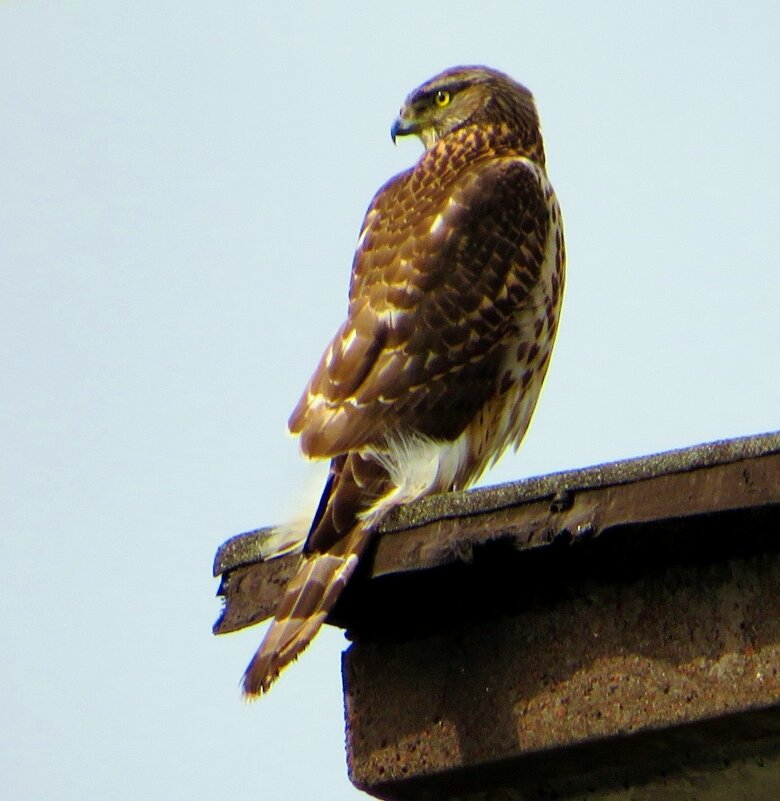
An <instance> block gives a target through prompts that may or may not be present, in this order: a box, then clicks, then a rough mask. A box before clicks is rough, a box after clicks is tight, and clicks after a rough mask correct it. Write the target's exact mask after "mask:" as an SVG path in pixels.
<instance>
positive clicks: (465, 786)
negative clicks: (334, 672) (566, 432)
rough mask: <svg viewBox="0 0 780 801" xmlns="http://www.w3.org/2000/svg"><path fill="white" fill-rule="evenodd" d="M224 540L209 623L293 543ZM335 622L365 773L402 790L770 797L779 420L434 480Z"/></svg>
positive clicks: (356, 752)
mask: <svg viewBox="0 0 780 801" xmlns="http://www.w3.org/2000/svg"><path fill="white" fill-rule="evenodd" d="M269 534H273V530H271V529H265V530H259V531H256V532H250V533H249V534H247V535H242V536H240V537H238V538H233V540H231V541H229V542H228V543H226V544H225V545H224V546H223V547H222V548H221V549H220V551H219V552H218V554H217V559H216V561H215V574H216V575H221V576H222V585H221V588H220V592H221V593H222V594H223V595H224V596H225V599H226V606H225V609H224V612H223V615H222V617H221V618H220V620H219V621H218V622H217V624H216V626H215V631H217V632H223V631H231V630H234V629H236V628H241V627H243V626H245V625H250V624H252V623H255V622H258V621H259V620H262V619H263V618H264V617H267V616H268V615H269V614H272V613H273V609H274V607H275V604H276V601H277V599H278V597H279V594H280V593H281V591H282V588H283V587H284V585H285V583H286V580H287V578H288V577H289V575H290V574H291V573H292V572H293V571H294V569H295V567H296V565H297V563H298V560H299V559H300V556H299V555H298V554H294V553H291V554H289V555H287V556H285V557H282V558H279V559H273V560H270V561H264V560H263V553H264V552H265V550H267V542H268V539H267V538H268V536H269ZM329 622H331V623H335V624H337V625H341V626H343V627H345V628H347V630H348V635H349V636H350V637H351V638H352V639H353V640H354V643H353V645H352V646H351V647H350V649H349V651H348V652H347V653H346V655H345V658H344V665H343V675H344V687H345V698H346V707H347V732H348V743H347V744H348V759H349V765H350V773H351V776H352V779H353V781H354V782H355V783H356V784H357V785H358V786H359V787H362V788H363V789H366V790H367V791H368V792H370V793H371V794H373V795H376V796H377V797H380V798H387V799H401V800H403V799H409V801H423V800H426V801H428V800H429V799H430V801H438V800H441V801H456V799H457V800H458V801H460V799H463V800H464V801H465V800H466V799H470V800H471V801H477V800H478V799H479V800H480V801H481V800H482V799H485V801H487V799H494V801H499V800H500V799H523V801H542V799H559V800H560V801H564V799H569V800H570V801H574V799H586V798H588V799H590V798H598V799H602V801H618V799H620V801H660V799H664V801H722V800H723V799H729V801H735V800H736V801H740V799H743V798H744V799H746V801H747V799H750V801H762V800H763V799H766V801H777V799H778V798H780V793H778V792H777V790H778V786H779V785H780V433H776V434H767V435H761V436H757V437H748V438H742V439H739V440H732V441H728V442H722V443H713V444H711V445H705V446H698V447H696V448H690V449H685V450H682V451H675V452H671V453H667V454H661V455H658V456H651V457H645V458H642V459H634V460H629V461H627V462H622V463H617V464H613V465H603V466H598V467H594V468H587V469H584V470H576V471H568V472H566V473H559V474H555V475H551V476H545V477H541V478H537V479H529V480H527V481H521V482H517V483H514V484H509V485H505V486H502V487H496V488H490V489H485V490H478V491H474V492H470V493H458V494H451V495H444V496H438V497H434V498H430V499H426V500H425V501H422V502H420V503H418V504H414V505H410V506H409V507H407V508H404V509H400V510H398V512H397V513H395V514H394V515H392V516H391V517H389V518H388V519H387V520H385V521H384V523H383V527H382V531H380V533H379V536H378V538H377V543H376V546H375V549H374V551H373V553H372V558H371V559H369V560H367V563H366V564H365V565H364V566H363V568H362V572H360V573H359V574H358V575H356V576H355V579H354V580H353V581H352V582H351V583H350V585H349V586H348V588H347V590H346V592H345V593H344V596H343V597H342V599H341V600H340V602H339V604H338V605H337V607H336V609H335V610H333V613H332V614H331V617H330V619H329Z"/></svg>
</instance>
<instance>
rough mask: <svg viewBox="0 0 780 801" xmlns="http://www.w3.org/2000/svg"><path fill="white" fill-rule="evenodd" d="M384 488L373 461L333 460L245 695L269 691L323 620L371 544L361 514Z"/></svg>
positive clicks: (245, 681)
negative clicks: (303, 555) (295, 568)
mask: <svg viewBox="0 0 780 801" xmlns="http://www.w3.org/2000/svg"><path fill="white" fill-rule="evenodd" d="M386 489H387V473H386V471H385V470H384V468H383V467H381V466H380V465H378V464H377V463H376V462H374V461H369V460H367V459H363V458H361V457H359V456H357V455H353V454H350V456H349V457H347V458H346V459H344V458H343V457H339V460H338V461H337V460H334V465H333V466H332V473H331V477H330V478H329V480H328V484H327V485H326V490H325V492H326V496H327V497H325V498H324V500H323V503H321V504H320V509H319V510H318V512H317V515H316V516H315V522H314V526H313V528H312V531H311V533H310V534H309V538H308V541H307V544H306V548H305V549H304V552H305V553H306V558H305V559H304V562H303V564H302V565H301V566H300V568H299V569H298V572H297V573H296V574H295V575H294V576H293V577H292V579H290V583H289V584H288V585H287V588H286V589H285V592H284V595H283V596H282V598H281V600H280V601H279V605H278V606H277V608H276V613H275V616H274V619H273V621H272V622H271V625H270V627H269V629H268V631H267V632H266V635H265V637H264V638H263V641H262V643H261V644H260V647H259V648H258V650H257V652H256V653H255V655H254V657H253V658H252V661H251V662H250V663H249V667H247V669H246V672H245V673H244V678H243V691H244V695H245V696H246V697H247V698H253V697H256V696H258V695H260V694H261V693H263V692H265V691H266V690H268V688H269V687H270V686H271V684H272V683H273V681H274V679H276V677H277V676H278V675H279V673H280V671H281V670H282V669H283V668H284V667H285V666H286V665H288V664H289V663H290V662H292V661H293V660H294V659H295V658H296V657H297V656H298V654H300V653H301V651H303V649H304V648H306V646H307V645H308V644H309V643H310V642H311V641H312V639H313V638H314V636H315V635H316V634H317V632H318V631H319V629H320V627H321V626H322V624H323V623H324V622H325V619H326V618H327V616H328V613H329V612H330V611H331V609H333V607H334V606H335V604H336V601H337V600H338V599H339V596H340V595H341V593H342V591H343V589H344V587H345V586H346V584H347V582H348V581H349V579H350V577H351V576H352V574H353V573H354V572H355V569H356V568H357V566H358V563H359V561H360V557H361V555H362V554H363V553H364V551H365V550H366V548H367V547H368V545H369V543H370V542H371V538H372V533H373V531H372V528H371V526H370V525H369V524H368V523H366V522H363V521H362V520H361V519H360V514H361V512H363V511H365V509H367V508H368V507H370V506H371V504H373V503H374V502H375V501H376V498H377V497H378V495H381V494H382V492H384V491H385V490H386Z"/></svg>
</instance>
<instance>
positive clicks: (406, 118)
mask: <svg viewBox="0 0 780 801" xmlns="http://www.w3.org/2000/svg"><path fill="white" fill-rule="evenodd" d="M419 130H420V126H419V124H418V123H417V122H416V121H415V119H414V112H413V111H412V109H410V108H409V106H404V107H403V108H402V109H401V111H400V113H399V114H398V116H397V117H396V120H395V122H394V123H393V124H392V125H391V126H390V138H391V139H392V140H393V144H395V139H396V137H397V136H409V135H410V134H416V133H418V132H419Z"/></svg>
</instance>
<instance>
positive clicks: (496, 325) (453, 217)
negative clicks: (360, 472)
mask: <svg viewBox="0 0 780 801" xmlns="http://www.w3.org/2000/svg"><path fill="white" fill-rule="evenodd" d="M434 156H435V157H437V158H438V155H437V154H433V155H432V152H431V151H429V152H428V153H427V154H425V156H423V158H422V159H421V161H420V162H419V163H418V165H417V167H416V168H415V169H413V170H410V171H408V172H406V173H402V174H401V175H400V176H397V177H396V178H395V179H393V180H391V181H390V182H388V183H387V184H386V185H385V186H384V187H383V188H382V189H381V190H380V191H379V192H378V193H377V195H376V196H375V198H374V200H373V201H372V203H371V205H370V207H369V210H368V212H367V214H366V218H365V222H364V224H363V228H362V231H361V234H360V239H359V241H358V248H357V251H356V254H355V259H354V263H353V273H352V282H351V286H350V303H349V314H348V317H347V319H346V321H345V322H344V324H343V325H342V326H341V328H340V329H339V330H338V332H337V333H336V335H335V336H334V338H333V340H332V341H331V343H330V345H329V347H328V348H327V349H326V351H325V353H324V354H323V356H322V359H321V360H320V363H319V365H318V367H317V369H316V371H315V373H314V375H313V376H312V378H311V380H310V382H309V384H308V386H307V388H306V390H305V391H304V393H303V395H302V397H301V399H300V401H299V402H298V405H297V406H296V408H295V410H294V411H293V413H292V415H291V417H290V421H289V426H290V430H291V431H292V432H293V433H295V434H300V436H301V447H302V450H303V452H304V453H305V454H306V455H308V456H312V457H333V456H335V455H337V454H339V453H345V452H347V451H349V450H352V449H356V448H360V447H363V446H365V445H367V444H375V443H377V442H380V441H381V440H382V437H383V436H384V435H385V433H386V432H387V431H414V432H417V433H420V434H423V435H425V436H428V437H431V438H437V439H438V438H441V439H454V438H455V437H457V436H458V435H459V434H460V433H461V431H462V430H463V429H464V428H465V426H466V425H467V424H468V422H469V421H470V420H471V418H472V417H473V416H474V415H475V414H476V413H477V411H478V410H479V408H480V407H481V406H482V405H483V403H484V402H485V400H486V399H487V398H488V397H489V396H490V395H491V393H493V392H495V387H496V381H497V372H498V370H499V369H500V359H501V348H500V345H501V343H502V342H505V341H506V339H507V338H508V337H509V336H511V334H512V326H513V319H514V318H515V315H516V313H517V310H518V309H519V308H522V306H523V303H524V300H525V298H526V297H528V295H529V292H530V290H531V288H532V286H533V285H534V282H535V281H536V280H537V278H538V276H539V272H540V269H541V265H542V263H543V260H544V248H545V242H546V238H547V234H548V230H549V226H550V220H549V211H548V204H547V201H546V199H545V194H544V188H543V183H542V182H543V174H542V173H541V172H540V169H539V168H538V167H537V166H536V165H534V164H533V163H532V162H530V161H529V160H527V159H525V158H522V157H515V156H507V157H502V158H493V159H489V160H485V161H482V162H478V163H476V164H471V165H463V164H458V162H457V159H456V158H453V157H452V154H450V158H449V159H448V160H447V161H445V162H443V163H435V164H427V163H426V159H427V160H430V158H433V157H434ZM429 157H430V158H429Z"/></svg>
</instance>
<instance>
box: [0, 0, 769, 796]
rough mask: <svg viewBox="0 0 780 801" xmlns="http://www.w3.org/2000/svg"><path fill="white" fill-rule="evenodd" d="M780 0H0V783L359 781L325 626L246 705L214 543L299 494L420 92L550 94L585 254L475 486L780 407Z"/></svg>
mask: <svg viewBox="0 0 780 801" xmlns="http://www.w3.org/2000/svg"><path fill="white" fill-rule="evenodd" d="M778 30H780V4H778V3H777V2H776V0H767V2H740V3H734V2H733V0H731V1H730V2H710V3H707V4H702V3H680V2H672V1H671V0H667V1H666V2H663V1H662V2H654V3H643V4H639V3H626V2H621V1H619V0H615V2H601V1H600V0H591V2H587V3H584V2H583V3H577V2H550V0H546V1H545V2H510V1H509V0H506V1H505V2H478V3H477V2H473V0H470V1H469V2H454V1H453V0H450V2H447V3H446V4H445V3H419V2H407V1H406V0H400V1H397V2H393V3H382V4H379V3H362V4H357V3H347V2H328V3H325V2H323V3H313V2H312V3H292V2H291V3H274V4H273V7H272V8H269V6H268V4H265V3H258V2H256V0H253V2H249V1H248V0H246V1H245V2H232V3H214V2H205V0H187V2H165V0H162V2H161V0H154V2H151V1H150V0H136V2H132V3H127V2H118V1H117V0H100V2H97V1H94V2H77V1H76V0H69V1H64V0H63V1H61V2H42V1H41V0H37V1H36V0H25V1H24V2H21V0H19V1H14V0H6V2H2V3H0V76H2V78H0V267H1V268H2V272H1V273H0V276H1V278H2V284H1V285H0V286H1V289H0V327H1V328H2V335H1V336H0V353H1V358H2V361H1V362H0V364H1V365H2V382H0V435H1V436H2V441H1V443H0V444H1V445H2V447H1V448H0V454H1V455H0V460H1V461H0V471H1V475H0V511H1V512H2V520H3V535H2V537H3V546H2V560H3V561H2V564H3V568H4V570H3V573H4V575H3V580H2V583H1V584H0V626H1V627H2V630H1V631H0V636H1V641H2V643H3V644H2V658H0V796H2V797H3V798H8V799H14V801H29V800H33V799H34V800H35V801H37V800H38V799H67V800H68V801H70V799H79V801H106V799H109V800H110V801H124V800H125V799H126V800H127V801H138V799H144V801H158V800H159V801H162V800H163V799H165V801H177V799H186V800H187V801H201V800H205V799H208V800H209V801H213V800H214V799H221V798H225V799H230V798H245V799H264V801H265V800H266V799H268V800H269V801H273V800H274V799H284V801H311V799H317V800H318V801H338V800H339V799H345V800H346V799H353V798H358V797H359V796H361V794H360V793H358V791H357V790H355V789H353V788H352V787H351V785H350V784H349V782H348V780H347V777H346V768H345V764H344V751H343V718H342V710H341V683H340V673H339V659H340V657H339V653H340V651H341V649H342V648H343V646H344V639H343V636H342V635H341V633H340V632H338V631H335V630H331V629H328V630H327V631H325V632H323V634H322V635H321V636H320V637H319V638H318V639H317V641H316V642H315V644H314V645H313V646H312V647H311V649H310V650H309V651H308V652H306V653H305V655H304V656H303V657H302V658H301V660H300V661H299V662H298V663H297V664H296V665H294V666H293V667H292V668H290V669H288V670H287V671H286V672H285V674H284V675H283V677H282V679H281V680H280V681H279V683H278V684H277V685H276V686H275V687H274V689H273V691H272V692H271V693H270V694H269V695H268V696H267V697H265V698H263V699H261V700H260V701H259V702H258V703H255V704H253V705H251V706H247V705H245V704H244V703H243V702H242V701H241V699H240V695H239V689H238V683H239V679H240V677H241V673H242V671H243V669H244V667H245V665H246V662H247V661H248V659H249V657H250V656H251V654H252V653H253V651H254V649H255V647H256V645H257V643H258V642H259V641H260V638H261V635H262V630H261V629H252V630H249V631H246V632H242V633H239V634H235V635H230V636H227V637H222V638H219V639H217V638H214V637H213V636H212V635H211V631H210V629H211V624H212V622H213V620H214V618H215V617H216V615H217V613H218V611H219V603H218V601H217V600H216V599H215V598H214V592H215V589H216V582H215V581H214V580H213V579H212V578H211V560H212V556H213V553H214V550H215V549H216V547H217V546H218V545H219V544H220V543H221V542H222V541H223V540H224V539H226V538H227V537H228V536H231V535H233V534H236V533H238V532H241V531H245V530H247V529H252V528H255V527H258V526H260V525H264V524H269V523H273V522H277V521H279V520H280V519H282V518H283V517H284V516H286V515H289V514H292V513H293V512H294V511H295V510H296V509H297V508H298V507H297V499H299V498H300V497H303V496H304V495H305V494H306V493H305V490H304V487H306V486H307V485H310V484H311V482H312V478H311V477H312V475H313V471H312V468H311V467H309V466H307V465H306V464H305V463H304V462H303V461H302V460H301V459H300V458H299V456H298V453H297V446H296V443H295V442H294V441H293V440H292V439H291V438H290V437H289V436H287V434H286V433H285V423H286V420H287V416H288V414H289V412H290V410H291V409H292V407H293V405H294V403H295V402H296V400H297V398H298V395H299V393H300V391H301V389H302V388H303V386H304V385H305V382H306V379H307V378H308V376H309V374H310V372H311V370H312V369H313V368H314V366H315V364H316V362H317V360H318V358H319V356H320V353H321V351H322V349H323V347H324V345H325V344H326V342H327V340H328V339H329V337H330V336H331V334H332V333H333V331H334V330H335V328H336V327H337V325H338V324H339V322H340V320H341V319H342V316H343V313H344V309H345V303H346V291H347V282H348V274H349V268H350V264H351V258H352V251H353V248H354V244H355V241H356V238H357V233H358V228H359V225H360V221H361V219H362V215H363V213H364V211H365V208H366V206H367V204H368V201H369V199H370V198H371V195H372V194H373V192H374V191H375V190H376V189H377V188H378V187H379V186H380V184H382V183H383V182H384V181H385V180H386V179H387V178H388V177H389V176H390V175H392V174H394V173H395V172H398V171H400V170H401V169H404V168H405V167H406V166H408V165H410V164H411V163H412V162H413V161H414V160H415V159H416V158H417V156H418V155H419V153H420V150H421V146H420V145H419V143H417V142H416V141H399V144H398V146H397V147H393V145H392V144H391V142H390V137H389V126H390V123H391V122H392V120H393V118H394V116H395V113H396V112H397V110H398V107H399V105H400V103H401V101H402V100H403V98H404V96H405V95H406V94H407V92H408V91H409V90H411V89H412V88H414V87H415V86H416V85H418V84H419V83H421V82H422V81H423V80H425V79H426V78H428V77H430V76H431V75H433V74H434V73H436V72H438V71H439V70H441V69H443V68H445V67H449V66H452V65H455V64H458V63H486V64H489V65H491V66H494V67H497V68H499V69H502V70H504V71H506V72H508V73H510V74H511V75H512V76H513V77H515V78H517V79H518V80H520V81H521V82H523V83H525V84H527V85H528V86H529V87H530V88H531V89H532V91H533V92H534V93H535V95H536V97H537V101H538V105H539V108H540V112H541V115H542V121H543V124H544V131H545V139H546V145H547V153H548V164H549V173H550V177H551V179H552V181H553V184H554V186H555V187H556V189H557V191H558V195H559V199H560V202H561V206H562V208H563V214H564V220H565V224H566V234H567V245H568V254H569V262H568V283H567V291H566V297H565V303H564V310H563V319H562V324H561V328H560V333H559V338H558V344H557V347H556V351H555V353H554V355H553V360H552V364H551V368H550V372H549V376H548V381H547V385H546V388H545V391H544V392H543V394H542V398H541V401H540V404H539V409H538V413H537V415H536V418H535V420H534V422H533V424H532V427H531V430H530V432H529V434H528V436H527V438H526V442H525V445H524V447H523V448H522V449H521V450H520V452H519V453H518V454H517V455H512V456H509V457H507V458H505V459H504V460H503V461H502V462H501V463H500V465H499V466H498V467H497V468H496V469H495V470H494V471H493V472H492V473H491V474H489V475H488V476H486V478H485V483H497V482H500V481H509V480H513V479H517V478H521V477H525V476H529V475H534V474H540V473H545V472H549V471H553V470H559V469H566V468H576V467H582V466H585V465H589V464H594V463H598V462H602V461H606V460H612V459H618V458H624V457H630V456H639V455H643V454H647V453H652V452H656V451H659V450H664V449H669V448H673V447H681V446H685V445H690V444H694V443H698V442H703V441H708V440H714V439H720V438H724V437H732V436H736V435H742V434H751V433H758V432H763V431H767V430H773V429H777V428H780V375H779V373H780V370H778V345H779V344H780V311H779V310H780V281H779V280H778V256H777V254H778V252H779V251H780V197H779V195H780V192H779V190H778V186H780V151H779V149H778V141H779V140H780V111H779V106H780V104H778V77H779V71H778V47H777V33H778Z"/></svg>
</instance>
